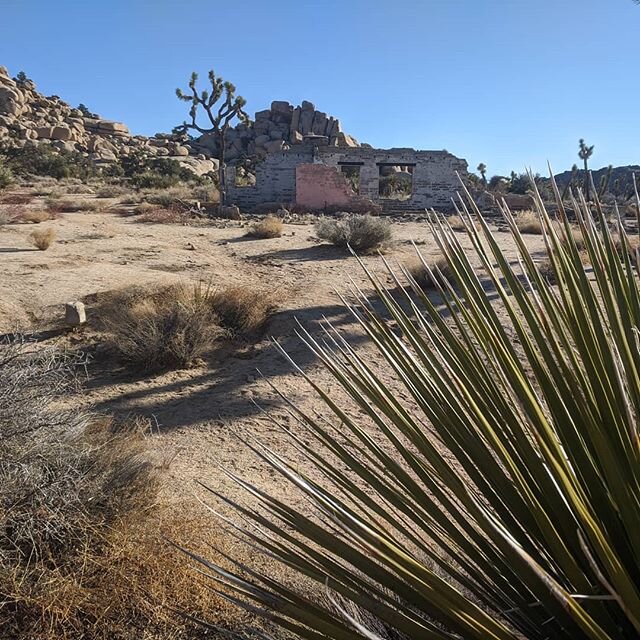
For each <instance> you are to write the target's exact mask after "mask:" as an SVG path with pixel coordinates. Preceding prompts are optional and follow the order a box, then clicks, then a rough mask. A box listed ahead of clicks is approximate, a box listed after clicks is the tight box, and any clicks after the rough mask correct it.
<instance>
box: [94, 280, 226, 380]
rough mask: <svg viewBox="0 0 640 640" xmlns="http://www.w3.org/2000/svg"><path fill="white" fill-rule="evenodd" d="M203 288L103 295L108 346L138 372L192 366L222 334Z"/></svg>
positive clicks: (171, 287)
mask: <svg viewBox="0 0 640 640" xmlns="http://www.w3.org/2000/svg"><path fill="white" fill-rule="evenodd" d="M211 296H212V293H211V290H210V288H209V287H207V286H205V285H202V284H200V285H196V286H193V287H189V286H186V285H165V286H162V285H159V286H155V287H147V288H143V287H137V286H133V287H126V288H125V289H121V290H119V291H114V292H110V293H108V294H103V296H102V303H101V305H100V310H99V311H98V314H99V315H100V316H101V317H102V318H103V321H104V328H105V329H106V331H107V333H108V336H109V343H110V345H111V346H112V347H113V348H114V349H115V351H116V352H117V353H118V355H119V357H120V358H121V359H122V360H123V361H124V362H126V363H127V364H129V365H131V366H132V367H134V368H136V369H141V370H143V371H159V370H163V369H183V368H186V367H190V366H193V365H194V364H196V363H197V362H198V361H199V359H200V358H201V357H202V356H203V355H204V353H205V352H206V351H207V350H208V349H209V348H210V347H211V345H212V343H213V342H214V341H215V340H216V338H218V337H220V336H221V335H222V334H223V331H222V329H221V328H220V325H219V323H218V318H217V315H216V314H215V312H214V310H213V307H212V305H211Z"/></svg>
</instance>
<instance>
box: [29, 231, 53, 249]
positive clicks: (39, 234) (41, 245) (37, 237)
mask: <svg viewBox="0 0 640 640" xmlns="http://www.w3.org/2000/svg"><path fill="white" fill-rule="evenodd" d="M56 235H57V233H56V230H55V229H52V228H51V227H49V228H48V229H36V230H35V231H32V232H31V233H30V234H29V240H30V241H31V244H32V245H33V246H34V247H35V248H36V249H38V251H46V250H47V249H48V248H49V247H50V246H51V245H52V244H53V242H54V241H55V239H56Z"/></svg>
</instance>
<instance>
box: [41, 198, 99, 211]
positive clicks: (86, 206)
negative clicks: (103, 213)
mask: <svg viewBox="0 0 640 640" xmlns="http://www.w3.org/2000/svg"><path fill="white" fill-rule="evenodd" d="M46 205H47V209H48V210H49V211H51V212H60V213H75V212H77V211H99V210H100V209H102V208H103V207H104V206H105V205H104V204H103V203H102V202H99V201H98V200H69V199H66V198H57V197H53V198H47V200H46Z"/></svg>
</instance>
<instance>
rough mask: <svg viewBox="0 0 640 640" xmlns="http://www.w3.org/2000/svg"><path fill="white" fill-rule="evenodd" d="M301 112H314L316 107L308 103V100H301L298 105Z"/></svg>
mask: <svg viewBox="0 0 640 640" xmlns="http://www.w3.org/2000/svg"><path fill="white" fill-rule="evenodd" d="M300 106H301V108H302V110H303V111H315V110H316V107H315V105H314V104H313V102H309V101H308V100H303V101H302V104H301V105H300Z"/></svg>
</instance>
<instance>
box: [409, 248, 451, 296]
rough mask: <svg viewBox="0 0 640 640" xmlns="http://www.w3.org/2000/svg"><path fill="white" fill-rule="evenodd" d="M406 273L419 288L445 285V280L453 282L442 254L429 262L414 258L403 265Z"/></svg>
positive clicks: (433, 287)
mask: <svg viewBox="0 0 640 640" xmlns="http://www.w3.org/2000/svg"><path fill="white" fill-rule="evenodd" d="M405 269H406V271H407V273H408V274H409V275H410V276H411V278H413V280H414V281H415V283H416V284H417V285H418V287H420V288H421V289H437V288H439V287H438V285H440V286H445V285H446V283H447V282H449V283H451V284H453V283H454V281H455V277H454V274H453V271H452V269H451V267H450V266H449V263H448V262H447V260H446V258H445V257H444V256H441V257H439V258H437V259H435V260H433V261H432V262H431V263H430V262H429V261H426V264H425V262H423V260H422V259H420V258H415V259H413V260H411V261H409V262H408V263H407V264H406V265H405Z"/></svg>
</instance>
